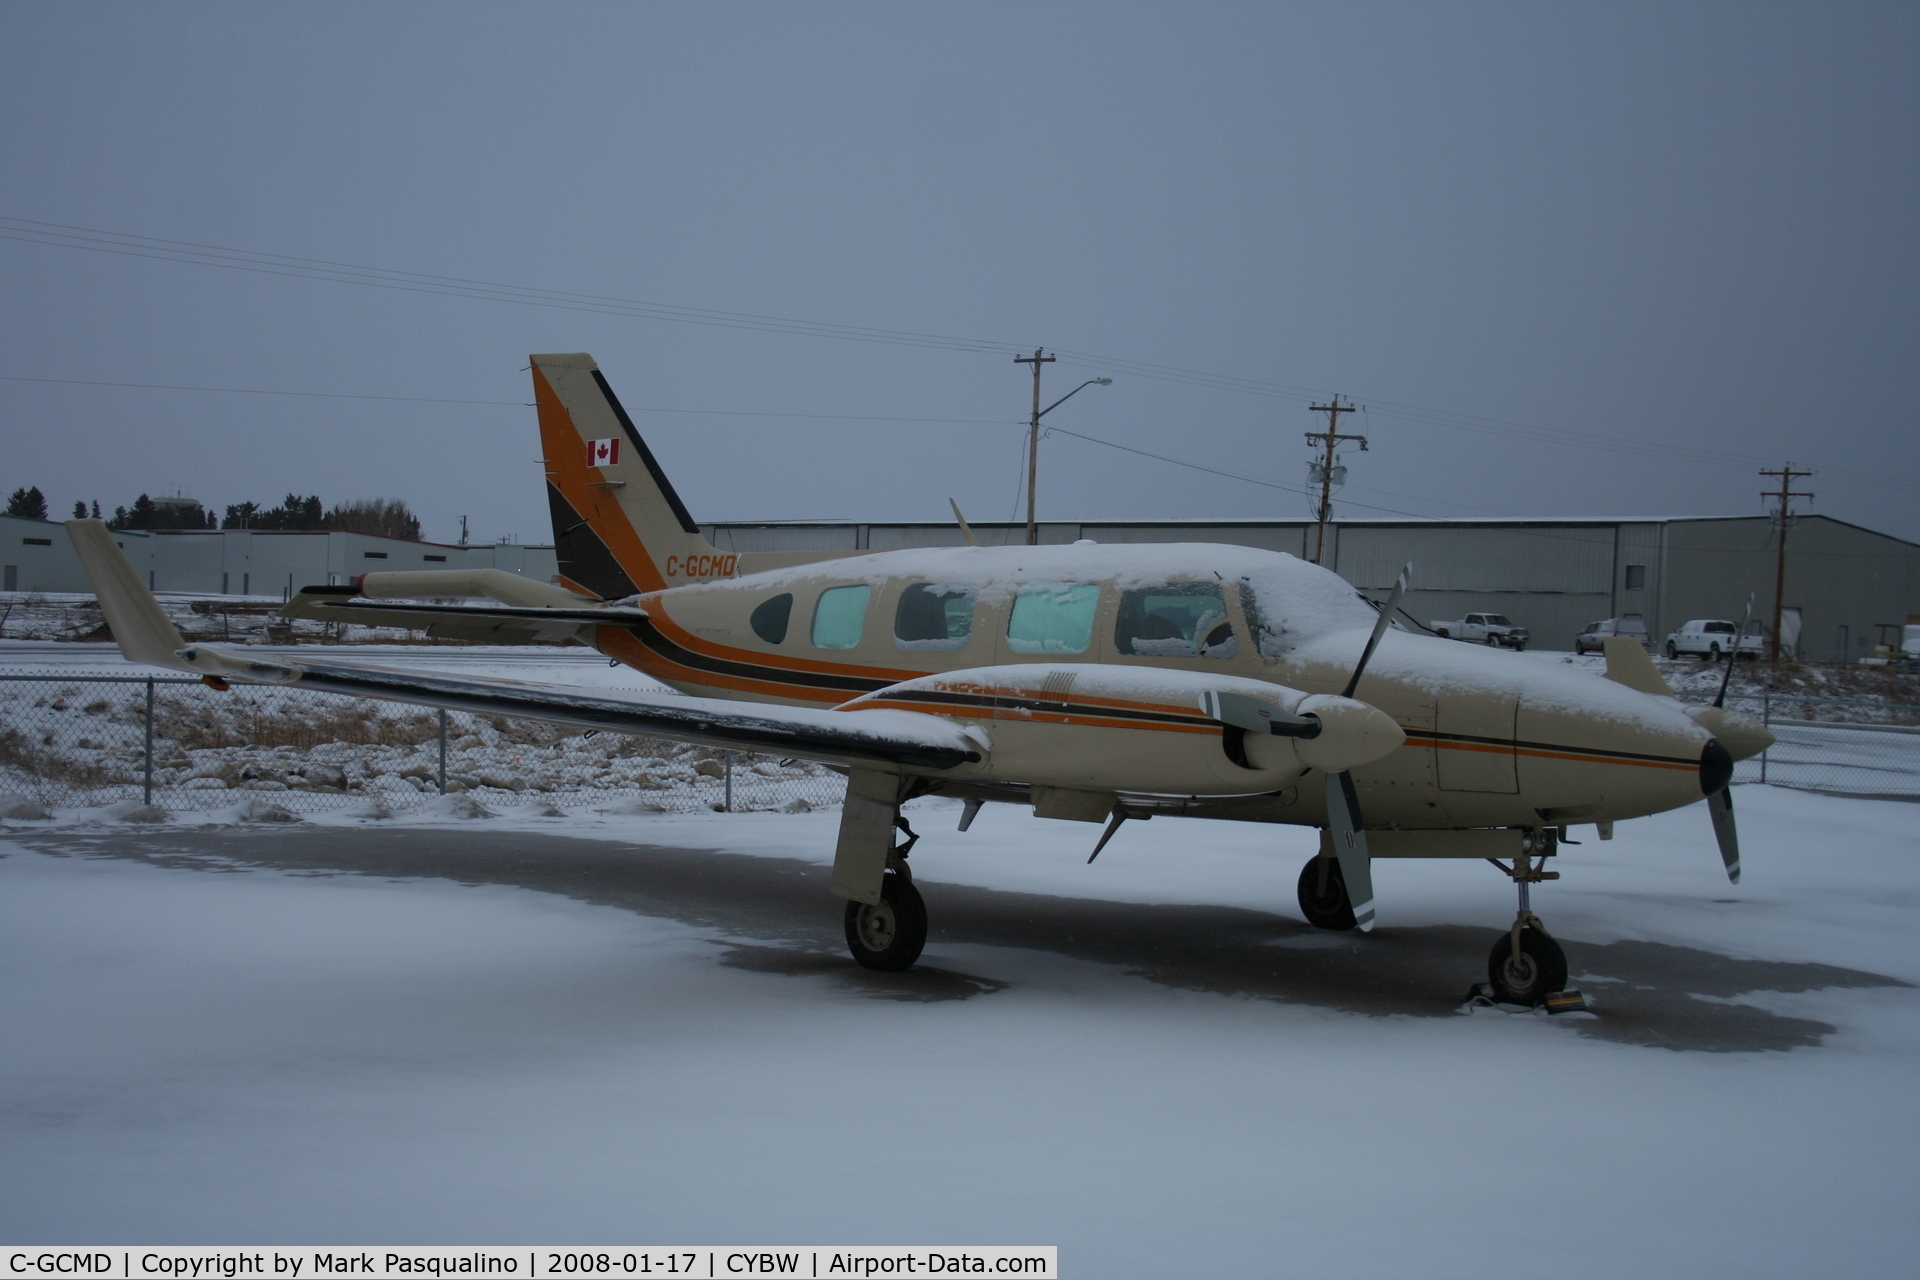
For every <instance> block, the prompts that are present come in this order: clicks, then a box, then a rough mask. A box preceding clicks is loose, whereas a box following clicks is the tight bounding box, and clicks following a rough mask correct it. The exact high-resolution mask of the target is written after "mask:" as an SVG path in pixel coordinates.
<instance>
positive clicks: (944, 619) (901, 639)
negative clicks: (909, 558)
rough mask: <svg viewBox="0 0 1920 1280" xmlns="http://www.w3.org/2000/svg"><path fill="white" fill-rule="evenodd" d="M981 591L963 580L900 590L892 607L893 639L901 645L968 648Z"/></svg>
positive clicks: (902, 646)
mask: <svg viewBox="0 0 1920 1280" xmlns="http://www.w3.org/2000/svg"><path fill="white" fill-rule="evenodd" d="M979 594H980V590H979V588H977V587H972V586H967V585H965V584H963V583H954V582H916V583H914V584H913V585H912V586H910V587H908V588H907V589H906V590H905V591H902V592H901V593H900V604H899V607H898V608H896V609H895V610H894V611H893V642H894V643H895V644H896V645H898V646H899V647H900V648H902V649H934V650H954V649H964V648H966V647H967V639H968V637H970V636H971V635H972V634H973V602H974V600H975V599H976V598H977V597H978V596H979Z"/></svg>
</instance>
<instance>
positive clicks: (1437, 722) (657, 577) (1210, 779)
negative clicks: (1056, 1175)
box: [67, 354, 1773, 1009]
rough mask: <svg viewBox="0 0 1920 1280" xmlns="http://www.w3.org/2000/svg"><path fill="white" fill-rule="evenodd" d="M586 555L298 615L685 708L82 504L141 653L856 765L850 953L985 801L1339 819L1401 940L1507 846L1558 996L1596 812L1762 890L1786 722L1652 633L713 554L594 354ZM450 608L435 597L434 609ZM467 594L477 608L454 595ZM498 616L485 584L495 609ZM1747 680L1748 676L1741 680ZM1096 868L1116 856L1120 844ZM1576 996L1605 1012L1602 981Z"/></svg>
mask: <svg viewBox="0 0 1920 1280" xmlns="http://www.w3.org/2000/svg"><path fill="white" fill-rule="evenodd" d="M531 372H532V376H533V385H534V395H535V402H536V405H537V410H538V420H539V429H540V441H541V452H542V459H541V462H542V466H543V469H544V471H545V476H546V483H547V497H548V502H549V505H550V507H551V511H552V518H553V532H554V545H555V548H556V555H557V558H558V562H559V570H560V571H559V573H558V574H557V575H556V577H555V579H554V581H552V582H550V583H549V582H539V581H535V580H532V579H527V578H523V577H518V576H516V575H513V574H509V573H505V572H501V571H497V570H480V571H466V570H450V571H421V572H392V573H370V574H366V575H364V576H362V577H361V578H359V579H357V580H356V581H355V582H354V583H353V584H351V585H345V586H310V587H307V588H304V589H303V590H302V591H300V592H299V593H298V594H297V595H296V596H295V597H294V598H293V599H292V600H291V601H290V602H289V603H288V605H287V607H286V609H285V610H284V614H285V615H286V616H288V617H307V618H322V619H327V620H333V621H345V622H363V623H369V624H372V625H383V626H399V627H410V628H419V629H422V630H425V631H427V632H428V633H429V634H432V635H437V636H453V637H464V638H473V639H492V640H502V639H504V640H508V641H511V640H512V639H515V638H541V639H547V640H554V639H573V640H577V641H579V642H580V643H583V644H586V645H590V646H591V647H593V648H595V649H597V650H599V651H600V652H601V653H603V654H605V655H606V656H607V657H608V658H609V659H610V660H611V661H613V662H615V663H624V664H626V665H628V666H630V667H633V668H635V669H637V670H639V671H641V672H643V673H645V674H646V675H648V676H651V677H652V678H654V679H655V680H657V681H659V682H660V683H661V684H663V685H666V686H668V687H669V688H670V689H672V690H674V691H676V692H674V693H671V694H645V693H615V692H610V691H603V690H593V691H588V690H582V689H578V688H568V687H565V686H556V685H539V684H531V683H525V682H518V681H511V680H504V679H488V678H476V677H471V676H456V675H441V674H423V673H419V672H413V671H402V670H396V669H392V668H387V667H382V666H380V665H378V664H374V663H363V662H353V661H342V660H338V659H336V658H334V657H331V656H318V657H314V658H312V659H309V658H306V657H304V656H303V657H299V658H297V659H288V658H278V657H275V658H266V657H260V656H254V655H250V654H247V653H245V652H243V651H239V650H235V649H230V648H224V647H221V646H218V645H212V644H204V643H193V644H188V643H186V642H185V641H183V640H182V638H181V637H180V635H179V633H178V632H177V631H176V630H175V629H174V627H173V625H172V624H171V622H169V621H168V620H167V618H166V616H165V614H164V613H163V612H162V611H161V609H160V606H159V605H158V603H157V602H156V601H155V599H154V597H153V595H152V593H151V592H150V591H149V590H148V589H147V587H146V585H145V584H144V583H142V582H141V581H140V578H139V576H138V574H137V573H135V571H134V570H133V568H132V566H131V565H130V564H129V563H128V561H127V560H126V558H125V556H124V554H123V553H121V551H120V550H119V548H118V547H117V546H115V544H114V542H113V539H112V538H111V536H110V535H109V534H108V532H107V529H106V526H104V525H103V524H101V523H100V522H99V521H96V520H74V521H69V522H68V523H67V528H68V530H69V531H70V532H71V534H72V539H73V545H74V548H75V550H76V551H77V552H78V553H79V555H80V558H81V561H82V564H83V566H84V568H85V569H86V572H87V573H88V575H89V577H90V578H91V580H92V582H93V585H94V588H95V591H96V594H97V596H98V599H99V603H100V607H101V610H102V612H103V614H104V615H105V617H106V620H107V622H108V625H109V626H110V628H111V629H112V632H113V635H114V637H115V638H116V640H117V641H118V642H119V645H120V648H121V651H122V653H123V655H124V656H125V657H126V658H127V659H128V660H130V661H133V662H139V663H147V664H151V665H154V666H160V667H169V668H175V669H178V670H183V671H189V672H192V673H194V674H197V675H199V676H201V677H202V679H203V680H204V682H205V683H206V684H208V685H210V686H211V687H213V688H214V689H227V688H230V687H231V685H232V683H234V682H253V683H262V684H277V685H287V686H293V687H300V688H311V689H318V690H325V691H330V692H336V693H345V694H354V695H358V696H362V697H368V698H377V699H387V700H393V701H399V702H409V703H418V704H422V705H426V706H436V707H445V708H451V709H457V710H464V711H472V712H479V713H484V714H491V715H510V716H524V717H531V718H536V719H541V720H547V721H552V722H556V723H560V724H566V725H571V726H575V727H580V728H585V729H593V730H611V731H619V732H627V733H634V734H647V735H654V736H660V737H666V738H671V739H676V740H680V741H685V742H689V743H696V744H704V745H709V746H716V747H724V748H737V749H743V750H748V751H760V752H771V753H775V754H778V755H781V756H783V757H793V758H799V759H807V760H814V761H821V762H824V763H826V764H828V765H830V766H832V767H833V768H835V769H837V770H839V771H842V772H844V773H845V775H846V777H847V793H846V802H845V805H844V807H843V810H842V813H841V818H840V826H839V834H838V840H837V843H836V846H835V851H834V861H833V872H832V876H831V889H832V892H833V893H834V894H835V895H837V896H839V897H840V898H842V899H844V900H845V902H846V905H845V907H844V908H843V922H844V927H845V934H846V940H847V947H848V950H849V952H850V953H851V955H852V957H853V959H854V960H855V961H857V962H858V963H859V964H861V965H863V966H866V967H868V968H871V969H878V970H886V971H897V970H903V969H906V968H909V967H911V966H912V965H913V963H914V962H915V961H916V960H917V959H918V958H919V955H920V952H921V949H922V947H923V945H924V943H925V941H926V936H927V928H928V918H927V910H926V905H925V901H924V899H923V898H922V896H921V894H920V892H919V890H918V889H917V888H916V887H915V885H914V881H913V874H912V870H911V867H910V863H909V860H908V858H909V854H910V853H911V850H912V848H913V844H914V842H915V840H916V839H917V838H918V837H917V835H915V833H914V832H913V831H912V828H911V826H910V825H909V823H908V822H907V820H906V819H905V818H904V817H903V816H902V813H901V806H902V805H903V804H904V803H906V802H907V801H909V800H911V799H914V798H916V797H920V796H928V795H937V796H945V797H949V798H953V799H957V800H960V801H962V802H963V809H962V816H961V817H960V821H959V826H960V829H961V830H962V831H965V830H966V829H967V828H968V827H969V826H970V825H971V824H972V822H973V820H974V817H975V815H976V814H977V813H978V812H979V810H980V807H981V806H982V805H983V804H985V803H1010V804H1020V805H1028V806H1031V808H1032V810H1033V813H1034V814H1035V815H1036V816H1038V817H1042V818H1054V819H1060V820H1067V821H1080V822H1087V823H1095V824H1098V823H1104V824H1105V827H1104V830H1103V831H1102V833H1101V835H1100V837H1099V841H1098V843H1097V844H1096V846H1095V848H1094V850H1093V857H1098V855H1099V853H1100V851H1101V850H1102V849H1104V848H1105V847H1106V844H1107V842H1108V841H1109V840H1111V839H1112V838H1113V836H1114V833H1115V832H1116V831H1117V830H1118V829H1119V828H1120V826H1121V824H1122V823H1124V822H1127V821H1129V820H1147V819H1152V818H1155V817H1187V818H1211V819H1225V820H1232V821H1242V822H1265V823H1282V824H1290V825H1299V826H1309V827H1317V828H1319V829H1320V832H1321V835H1320V850H1319V852H1318V854H1317V855H1316V856H1314V857H1311V858H1309V859H1308V861H1307V862H1306V864H1305V865H1304V866H1303V867H1302V869H1301V872H1300V875H1299V879H1298V883H1297V893H1298V901H1299V905H1300V910H1301V912H1302V914H1303V915H1304V916H1305V918H1306V919H1307V921H1308V922H1309V923H1310V924H1312V925H1313V926H1315V927H1317V928H1321V929H1329V930H1347V929H1359V930H1362V931H1366V930H1370V929H1372V927H1373V925H1374V923H1375V918H1376V908H1375V903H1374V895H1373V890H1372V869H1371V866H1372V860H1373V859H1375V858H1465V859H1484V860H1486V861H1489V862H1492V863H1493V864H1494V865H1495V866H1497V867H1498V868H1499V869H1500V870H1501V871H1502V872H1503V873H1505V874H1506V875H1507V876H1508V877H1509V878H1510V879H1511V880H1512V881H1513V883H1514V884H1515V885H1516V887H1517V893H1518V906H1517V910H1516V912H1515V915H1514V920H1513V923H1512V925H1511V927H1510V928H1509V929H1507V930H1506V931H1504V932H1503V933H1501V934H1500V935H1499V937H1498V938H1497V939H1496V941H1495V943H1494V946H1493V949H1492V952H1491V953H1490V955H1489V959H1488V978H1489V985H1488V988H1487V990H1488V991H1489V992H1490V994H1491V997H1492V998H1494V999H1496V1000H1498V1001H1500V1002H1502V1003H1509V1004H1514V1005H1521V1006H1532V1007H1539V1006H1541V1005H1546V1006H1547V1007H1548V1008H1549V1009H1554V1008H1558V1007H1561V1005H1560V1004H1556V1002H1555V999H1554V998H1555V997H1563V1000H1562V1002H1561V1003H1562V1004H1564V1003H1565V1001H1564V997H1565V996H1566V995H1567V993H1565V992H1564V988H1565V986H1566V981H1567V961H1566V956H1565V953H1564V951H1563V950H1562V948H1561V947H1560V945H1559V943H1558V942H1557V941H1555V940H1554V938H1553V937H1552V936H1551V935H1550V934H1549V933H1548V931H1547V929H1546V926H1545V924H1544V923H1543V922H1542V921H1541V920H1540V918H1539V917H1538V916H1536V915H1535V914H1534V913H1533V911H1532V907H1531V898H1530V891H1531V888H1532V886H1534V885H1536V884H1539V883H1540V882H1542V881H1548V880H1554V879H1557V878H1558V875H1559V873H1558V872H1555V871H1550V870H1548V869H1547V864H1548V862H1549V861H1550V860H1551V859H1552V858H1554V857H1556V856H1559V854H1560V852H1561V848H1562V845H1563V844H1566V843H1575V842H1570V841H1568V838H1567V835H1568V829H1569V828H1570V827H1573V826H1586V825H1591V826H1593V827H1594V828H1596V830H1597V833H1598V836H1599V838H1600V839H1602V840H1608V839H1611V838H1612V837H1613V831H1614V824H1615V823H1617V822H1619V821H1621V820H1623V819H1628V818H1634V817H1640V816H1643V815H1646V814H1653V813H1659V812H1662V811H1665V810H1668V809H1674V808H1678V807H1681V806H1685V805H1689V804H1693V803H1695V802H1697V801H1699V800H1701V799H1703V798H1704V799H1705V800H1707V801H1708V804H1709V811H1710V816H1711V818H1712V825H1713V828H1714V832H1715V835H1716V839H1717V841H1718V844H1719V848H1720V853H1721V857H1722V861H1723V863H1724V865H1725V867H1726V871H1727V874H1728V876H1729V878H1730V879H1732V880H1734V881H1736V882H1737V881H1738V879H1739V874H1740V862H1739V843H1738V836H1737V833H1736V830H1735V824H1734V818H1733V804H1732V797H1731V795H1730V793H1729V783H1730V781H1731V779H1732V776H1733V768H1734V764H1735V762H1736V761H1738V760H1741V759H1745V758H1746V757H1748V756H1751V755H1755V754H1757V753H1759V752H1760V751H1763V750H1765V749H1766V747H1767V746H1769V745H1770V744H1771V743H1772V741H1773V737H1772V735H1771V734H1770V733H1769V732H1768V731H1767V730H1766V728H1765V726H1764V725H1763V724H1761V723H1759V722H1758V721H1755V720H1753V719H1752V718H1750V717H1746V716H1742V715H1738V714H1736V713H1734V712H1731V711H1728V710H1727V709H1726V707H1725V700H1726V685H1725V682H1724V681H1723V683H1722V686H1721V692H1720V697H1719V699H1718V700H1717V701H1716V702H1715V703H1714V705H1712V706H1691V705H1686V704H1682V703H1681V702H1680V701H1679V700H1678V699H1676V698H1675V697H1674V696H1673V692H1672V690H1671V689H1670V688H1669V687H1668V686H1667V685H1666V683H1665V682H1664V681H1663V680H1662V678H1661V676H1660V674H1659V671H1658V669H1657V668H1655V666H1654V665H1653V662H1652V660H1651V659H1650V658H1649V657H1648V656H1647V653H1646V651H1645V649H1643V648H1642V647H1641V646H1640V645H1639V644H1637V643H1636V642H1634V641H1633V640H1632V639H1631V638H1622V637H1614V638H1611V639H1609V640H1607V641H1606V646H1605V654H1606V672H1605V675H1604V676H1601V675H1599V674H1596V673H1593V672H1591V671H1586V670H1576V669H1572V668H1569V667H1566V666H1561V665H1552V664H1546V663H1540V662H1536V661H1533V660H1531V659H1525V658H1519V657H1517V656H1516V655H1513V654H1509V653H1505V652H1497V651H1493V650H1488V649H1483V648H1476V647H1471V646H1467V645H1461V644H1456V643H1452V642H1450V641H1447V640H1443V639H1438V638H1434V637H1430V636H1423V635H1418V634H1415V633H1413V632H1411V631H1407V630H1403V629H1399V628H1398V627H1396V626H1394V625H1393V623H1394V619H1395V618H1396V616H1398V615H1399V612H1400V611H1399V602H1400V598H1401V593H1402V592H1403V591H1404V590H1405V588H1406V583H1407V576H1406V574H1405V573H1402V574H1401V575H1400V578H1399V580H1398V583H1397V585H1396V586H1395V588H1394V590H1393V592H1392V593H1391V595H1390V596H1389V598H1388V599H1387V600H1385V601H1384V602H1375V601H1372V600H1370V599H1368V598H1367V597H1366V596H1364V595H1363V594H1362V593H1361V592H1359V591H1358V590H1356V589H1355V588H1354V587H1353V586H1351V585H1350V584H1349V583H1347V582H1346V581H1345V580H1344V579H1342V578H1341V577H1339V576H1338V575H1337V574H1335V573H1333V572H1331V571H1330V570H1327V569H1324V568H1321V567H1318V566H1316V565H1312V564H1309V563H1306V562H1305V561H1302V560H1300V559H1298V558H1296V557H1294V556H1291V555H1286V554H1284V553H1280V552H1272V551H1263V550H1257V549H1252V548H1247V547H1239V546H1225V545H1213V544H1200V543H1192V544H1159V545H1141V544H1128V545H1096V544H1093V543H1090V542H1077V543H1074V544H1072V545H1049V546H1027V545H1020V546H981V545H979V543H978V540H977V539H976V538H975V537H974V535H973V532H972V530H971V528H969V527H968V526H967V524H966V522H965V519H964V517H962V516H961V515H960V513H959V509H958V507H955V509H954V514H955V516H956V519H957V520H958V524H959V531H960V534H961V535H962V536H963V537H964V539H965V541H966V543H967V545H964V546H951V547H934V548H915V549H907V550H896V551H878V552H870V553H866V554H857V555H845V554H843V553H768V554H760V555H755V554H753V553H730V552H723V551H721V550H720V549H718V548H716V547H715V546H713V545H712V543H711V542H709V541H708V540H707V538H706V537H704V536H703V535H702V534H701V532H700V530H699V527H698V526H697V525H696V524H695V523H694V521H693V519H692V517H691V516H690V515H689V514H688V512H687V509H686V507H685V505H684V504H683V503H682V502H681V500H680V498H679V496H678V495H677V494H676V493H675V491H674V489H673V486H672V485H671V484H670V483H669V482H668V480H667V477H666V475H665V474H664V472H663V471H662V470H661V467H660V465H659V463H658V461H657V460H656V459H655V457H654V455H653V453H652V451H651V450H650V449H649V448H648V447H647V445H646V442H645V441H644V440H643V439H642V438H641V435H640V433H639V431H638V430H636V429H635V427H634V424H633V421H632V419H631V418H630V417H629V416H628V415H627V413H626V411H625V410H624V409H623V408H622V407H621V405H620V401H619V399H618V398H617V397H616V396H615V395H614V393H613V389H612V388H611V386H609V385H608V382H607V380H606V378H605V376H604V375H603V374H602V373H601V371H600V369H599V366H598V365H597V364H596V363H595V362H594V360H593V358H592V357H591V356H589V355H585V354H554V355H535V356H533V357H532V363H531ZM427 597H433V598H436V599H437V601H438V602H433V603H428V602H424V598H427ZM449 598H451V599H454V600H459V601H462V602H458V603H449V602H447V601H448V600H449ZM479 601H484V603H479ZM1730 669H1731V667H1729V670H1730ZM1092 860H1093V858H1092V857H1090V858H1089V859H1088V861H1089V862H1091V861H1092ZM1570 1007H1578V1003H1577V997H1576V998H1575V1002H1574V1003H1573V1005H1572V1006H1570Z"/></svg>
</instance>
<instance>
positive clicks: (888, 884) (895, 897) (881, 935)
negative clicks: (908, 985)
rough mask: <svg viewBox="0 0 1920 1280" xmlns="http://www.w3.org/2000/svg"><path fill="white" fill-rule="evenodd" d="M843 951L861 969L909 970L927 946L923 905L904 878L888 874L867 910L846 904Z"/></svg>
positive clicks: (925, 912)
mask: <svg viewBox="0 0 1920 1280" xmlns="http://www.w3.org/2000/svg"><path fill="white" fill-rule="evenodd" d="M846 926H847V950H848V951H850V952H852V953H853V958H854V961H855V962H856V963H858V964H859V965H860V966H861V967H863V968H867V969H878V970H879V971H880V972H882V973H898V972H900V971H901V970H902V969H910V968H912V967H913V962H914V961H915V960H918V959H919V958H920V949H921V948H922V947H924V946H926V945H927V904H926V903H925V902H923V901H922V900H921V898H920V891H919V890H918V889H916V888H914V887H913V882H912V881H911V880H908V879H907V878H906V877H904V876H897V875H892V874H888V875H887V876H885V877H884V878H883V879H882V880H881V883H880V901H879V903H878V904H877V905H873V906H869V905H868V904H866V903H864V902H849V903H848V904H847V914H846Z"/></svg>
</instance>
